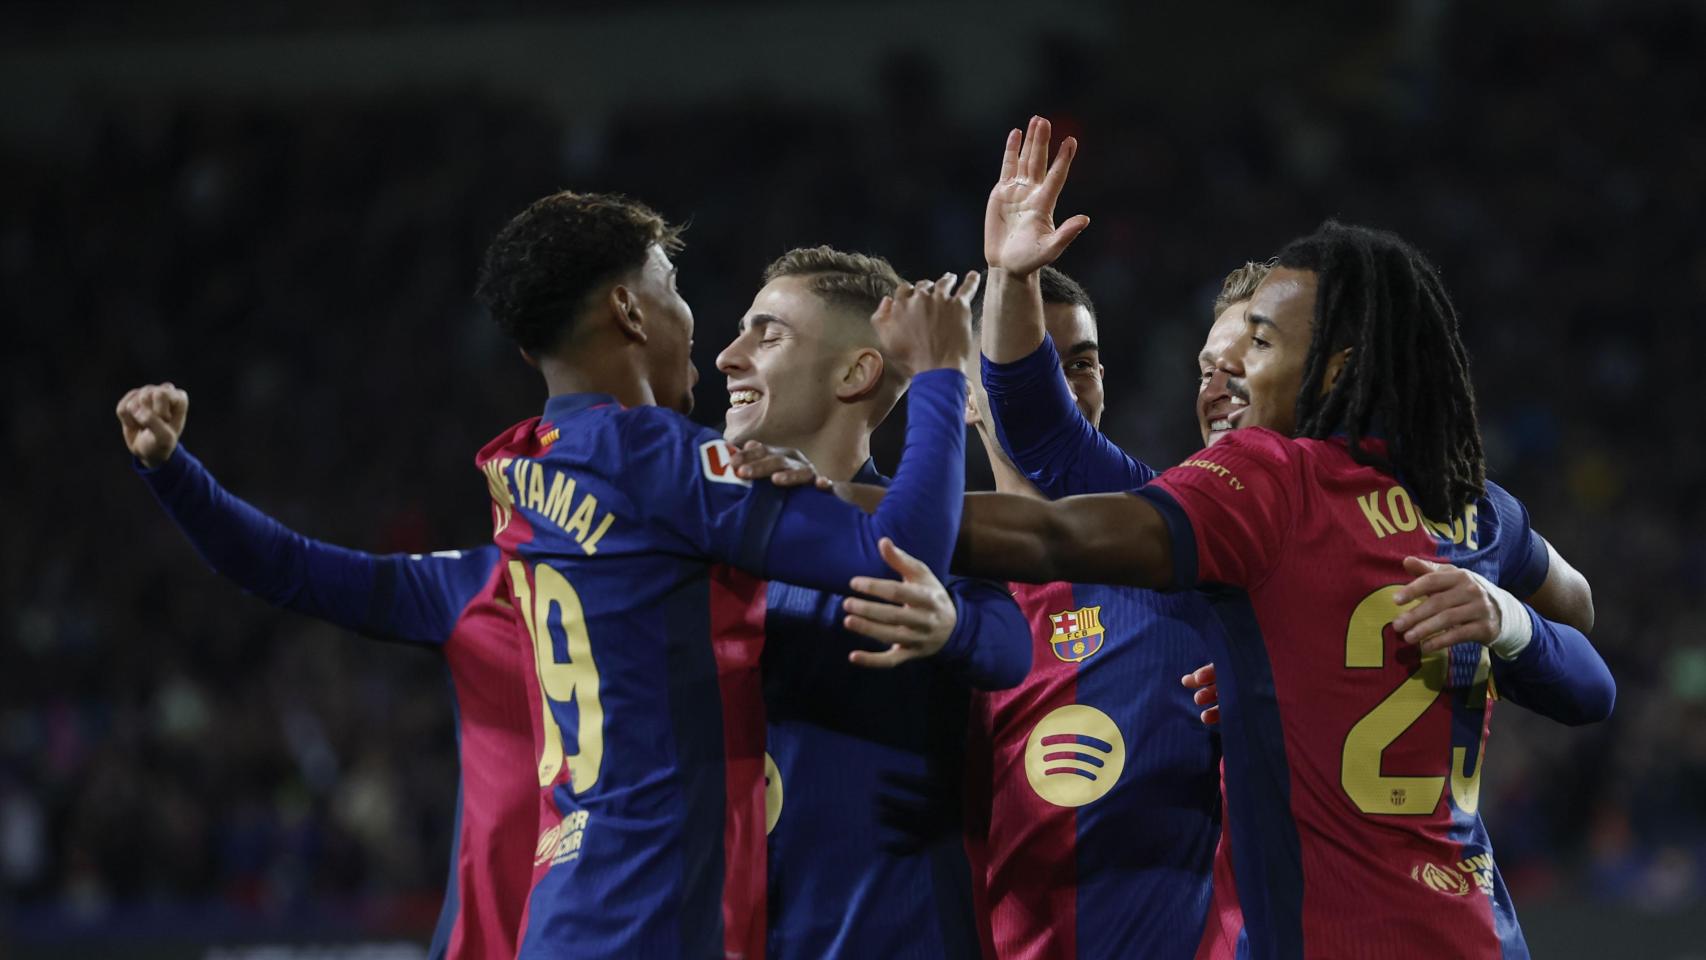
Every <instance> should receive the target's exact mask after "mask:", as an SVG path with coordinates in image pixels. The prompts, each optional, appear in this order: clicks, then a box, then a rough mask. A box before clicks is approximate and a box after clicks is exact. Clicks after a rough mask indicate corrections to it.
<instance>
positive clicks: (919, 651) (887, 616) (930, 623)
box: [842, 537, 959, 669]
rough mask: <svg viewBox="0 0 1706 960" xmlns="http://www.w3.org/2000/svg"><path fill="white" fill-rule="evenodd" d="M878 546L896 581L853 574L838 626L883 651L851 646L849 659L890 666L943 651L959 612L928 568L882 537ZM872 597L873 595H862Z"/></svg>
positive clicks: (861, 664)
mask: <svg viewBox="0 0 1706 960" xmlns="http://www.w3.org/2000/svg"><path fill="white" fill-rule="evenodd" d="M877 548H878V549H879V550H881V551H882V554H883V559H884V560H886V561H888V565H889V566H890V567H893V568H894V570H895V572H896V573H898V574H900V576H901V579H899V580H886V579H881V578H877V577H854V578H853V580H852V584H851V585H852V587H853V592H854V593H858V594H862V595H863V596H860V597H848V598H847V599H846V600H845V601H843V602H842V607H843V609H844V610H846V612H847V616H846V617H845V618H844V619H843V620H842V625H843V626H845V627H846V628H847V629H849V630H851V631H853V632H854V633H858V634H863V635H865V636H867V637H870V638H871V639H872V640H876V641H878V642H879V643H886V644H888V649H887V650H883V651H881V652H874V651H870V650H855V651H853V652H852V653H850V654H848V655H847V659H848V660H849V661H851V662H852V663H853V664H854V665H856V666H860V667H873V668H877V669H889V668H892V667H897V666H899V665H901V664H903V663H905V662H907V661H908V660H917V659H918V658H920V657H928V656H931V655H933V654H935V653H936V652H937V651H939V650H941V649H942V647H943V645H944V644H946V643H947V642H948V638H949V637H950V636H952V635H953V632H954V625H955V624H956V623H958V622H959V610H958V609H957V608H956V607H955V606H954V598H953V596H952V595H951V594H949V593H948V590H947V588H946V587H944V586H942V581H940V580H938V579H936V575H935V574H934V573H931V572H930V567H929V566H928V565H926V564H924V563H922V562H920V561H919V560H917V559H915V558H914V557H913V556H912V555H911V554H908V553H907V552H906V551H905V550H902V549H901V548H899V547H897V546H895V545H894V541H892V540H890V539H889V538H888V537H884V538H883V539H882V540H881V541H879V542H878V544H877ZM866 598H871V599H866Z"/></svg>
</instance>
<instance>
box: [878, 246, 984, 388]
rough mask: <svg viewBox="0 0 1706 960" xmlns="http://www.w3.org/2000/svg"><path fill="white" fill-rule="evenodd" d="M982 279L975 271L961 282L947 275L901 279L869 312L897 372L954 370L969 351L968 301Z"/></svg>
mask: <svg viewBox="0 0 1706 960" xmlns="http://www.w3.org/2000/svg"><path fill="white" fill-rule="evenodd" d="M981 282H982V278H981V277H979V276H978V274H977V271H976V270H972V271H970V272H968V273H967V274H966V277H965V280H964V282H961V281H960V279H959V278H958V277H956V276H955V275H954V274H952V273H944V274H942V276H941V278H939V279H937V280H934V281H931V280H921V281H919V282H918V283H917V284H911V283H902V284H901V285H900V287H899V288H898V289H896V290H895V292H894V296H892V297H884V298H883V302H882V303H881V304H880V305H879V306H878V307H877V312H876V313H874V314H872V315H871V325H872V326H873V327H875V328H876V330H877V339H878V340H879V341H880V342H881V343H882V346H883V356H884V357H885V358H886V359H887V361H888V362H889V364H891V365H892V366H894V367H895V368H896V370H897V371H898V372H899V373H900V375H901V376H903V377H907V378H911V377H912V376H913V375H915V374H919V373H923V372H924V371H926V370H942V369H949V370H959V369H961V368H962V367H963V365H964V363H965V358H966V357H967V356H968V355H970V353H971V351H972V330H971V301H972V298H973V297H975V296H977V288H978V284H979V283H981Z"/></svg>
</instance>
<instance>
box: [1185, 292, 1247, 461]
mask: <svg viewBox="0 0 1706 960" xmlns="http://www.w3.org/2000/svg"><path fill="white" fill-rule="evenodd" d="M1249 312H1250V301H1248V300H1241V301H1239V302H1238V303H1234V304H1232V305H1230V306H1228V307H1227V308H1226V309H1225V310H1223V311H1221V314H1220V316H1218V317H1216V318H1215V320H1214V325H1213V326H1211V327H1209V329H1208V339H1207V340H1206V341H1204V342H1203V346H1202V352H1200V353H1198V354H1197V374H1198V376H1197V429H1198V430H1200V431H1201V432H1202V442H1203V445H1204V446H1207V447H1212V446H1214V444H1215V442H1216V441H1218V440H1219V439H1220V438H1221V437H1224V436H1226V435H1227V434H1228V433H1231V432H1232V421H1231V419H1230V417H1231V416H1232V413H1233V411H1235V410H1238V409H1239V408H1241V407H1246V406H1249V403H1250V395H1249V392H1248V390H1247V389H1246V388H1245V386H1244V381H1243V378H1241V377H1234V376H1233V375H1232V374H1231V373H1229V372H1228V371H1227V370H1226V368H1225V366H1224V362H1225V358H1226V356H1227V355H1228V354H1230V353H1231V352H1232V351H1233V348H1235V347H1236V346H1237V345H1238V341H1239V339H1240V338H1242V337H1243V336H1244V324H1245V319H1246V317H1247V316H1248V314H1249Z"/></svg>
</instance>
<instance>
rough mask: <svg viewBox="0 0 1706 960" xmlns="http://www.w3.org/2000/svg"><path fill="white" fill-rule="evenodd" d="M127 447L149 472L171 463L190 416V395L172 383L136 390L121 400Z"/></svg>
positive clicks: (119, 406) (122, 426)
mask: <svg viewBox="0 0 1706 960" xmlns="http://www.w3.org/2000/svg"><path fill="white" fill-rule="evenodd" d="M115 412H116V413H117V414H118V422H119V428H120V429H121V430H122V431H123V432H124V445H125V446H126V447H128V448H129V449H130V452H131V453H132V454H133V455H134V456H135V457H136V459H138V460H141V461H142V465H143V466H145V467H147V468H149V469H150V470H152V469H154V468H155V467H158V466H160V464H162V463H165V462H166V461H167V460H169V459H171V457H172V451H174V450H176V449H178V437H180V436H182V435H183V432H184V423H185V422H186V421H187V420H188V419H189V416H190V395H189V394H188V393H185V392H184V391H182V390H179V389H178V388H177V387H175V386H173V385H172V384H170V383H155V384H149V385H148V386H146V387H137V388H136V389H134V390H131V391H130V392H129V393H126V394H125V395H124V396H123V397H121V398H119V402H118V409H117V411H115Z"/></svg>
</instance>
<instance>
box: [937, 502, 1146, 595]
mask: <svg viewBox="0 0 1706 960" xmlns="http://www.w3.org/2000/svg"><path fill="white" fill-rule="evenodd" d="M1173 560H1174V550H1173V539H1172V534H1171V531H1170V528H1169V525H1168V521H1167V520H1166V519H1165V518H1164V517H1163V516H1162V514H1161V512H1160V511H1159V510H1158V509H1157V508H1156V506H1155V505H1154V504H1153V503H1151V502H1149V501H1147V500H1145V499H1143V498H1141V497H1135V496H1132V495H1131V494H1126V493H1113V494H1088V495H1085V496H1078V497H1067V498H1065V499H1063V500H1052V501H1050V500H1038V499H1036V498H1034V497H1023V496H1017V495H1013V494H1002V493H973V494H969V495H967V497H966V500H965V509H964V513H963V516H962V519H961V522H960V532H959V539H958V540H957V541H956V544H955V549H954V561H953V570H954V572H955V573H958V574H962V575H965V576H970V577H983V578H986V579H992V580H1008V581H1017V582H1020V583H1052V582H1054V581H1057V580H1068V581H1073V582H1080V583H1112V584H1122V585H1126V586H1136V587H1147V588H1150V589H1165V588H1167V587H1169V586H1172V585H1173V584H1174V581H1175V577H1174V570H1173Z"/></svg>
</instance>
